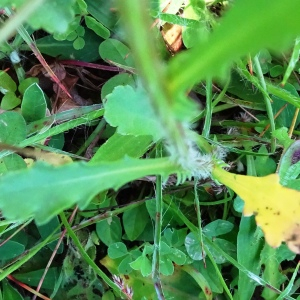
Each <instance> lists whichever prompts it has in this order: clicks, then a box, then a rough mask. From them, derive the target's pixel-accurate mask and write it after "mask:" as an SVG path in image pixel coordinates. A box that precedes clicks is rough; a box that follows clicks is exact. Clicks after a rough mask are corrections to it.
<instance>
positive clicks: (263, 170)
mask: <svg viewBox="0 0 300 300" xmlns="http://www.w3.org/2000/svg"><path fill="white" fill-rule="evenodd" d="M258 153H264V154H266V155H265V156H257V157H256V158H255V160H254V164H255V170H256V175H257V176H265V175H269V174H271V173H274V172H275V171H276V162H275V161H274V159H272V158H270V157H269V156H268V150H267V148H266V146H265V145H262V146H261V147H260V148H259V150H258Z"/></svg>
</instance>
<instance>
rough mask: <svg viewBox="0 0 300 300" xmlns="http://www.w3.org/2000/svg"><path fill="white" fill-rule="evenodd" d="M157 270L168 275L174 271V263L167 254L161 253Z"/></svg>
mask: <svg viewBox="0 0 300 300" xmlns="http://www.w3.org/2000/svg"><path fill="white" fill-rule="evenodd" d="M159 271H160V273H161V274H162V275H164V276H170V275H172V274H173V273H174V265H173V263H172V260H171V259H170V258H169V257H168V256H167V255H162V256H161V257H160V260H159Z"/></svg>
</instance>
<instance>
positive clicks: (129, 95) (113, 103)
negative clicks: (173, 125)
mask: <svg viewBox="0 0 300 300" xmlns="http://www.w3.org/2000/svg"><path fill="white" fill-rule="evenodd" d="M106 98H107V102H106V104H105V119H106V120H107V122H108V123H109V124H110V125H111V126H118V128H117V132H118V133H120V134H124V135H126V134H132V135H135V136H138V135H152V136H153V138H154V140H155V141H157V140H159V139H161V138H162V137H163V132H164V130H163V128H161V126H160V122H159V121H158V119H157V117H156V116H155V113H154V110H153V108H152V106H151V105H150V101H149V99H148V96H147V93H146V92H145V90H143V89H142V88H141V87H139V88H137V89H136V90H134V89H133V88H132V87H131V86H129V85H126V86H118V87H116V88H115V89H114V91H113V92H112V94H109V95H108V96H107V97H106Z"/></svg>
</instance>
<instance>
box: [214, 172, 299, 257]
mask: <svg viewBox="0 0 300 300" xmlns="http://www.w3.org/2000/svg"><path fill="white" fill-rule="evenodd" d="M212 175H213V177H214V178H215V179H216V180H218V181H219V182H221V183H223V184H225V185H226V186H228V187H229V188H231V189H232V190H233V191H234V192H235V193H237V194H238V195H239V196H240V197H241V198H242V199H243V200H244V202H245V207H244V212H243V213H244V215H245V216H251V215H253V214H254V215H255V220H256V223H257V225H258V226H260V227H261V228H262V230H263V232H264V234H265V239H266V241H267V243H268V244H269V245H270V246H272V247H278V246H280V244H281V242H282V241H285V242H286V243H287V245H288V247H289V248H290V250H291V251H293V252H295V253H300V192H299V191H297V190H294V189H290V188H287V187H284V186H282V185H281V184H280V183H279V176H278V174H271V175H268V176H264V177H253V176H245V175H236V174H232V173H229V172H227V171H225V170H223V169H221V168H220V167H215V168H214V170H213V172H212Z"/></svg>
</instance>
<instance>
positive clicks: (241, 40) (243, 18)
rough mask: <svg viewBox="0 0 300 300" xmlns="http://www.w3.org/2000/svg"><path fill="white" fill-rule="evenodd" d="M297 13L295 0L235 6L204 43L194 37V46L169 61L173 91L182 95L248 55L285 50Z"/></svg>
mask: <svg viewBox="0 0 300 300" xmlns="http://www.w3.org/2000/svg"><path fill="white" fill-rule="evenodd" d="M299 10H300V2H299V1H298V0H287V1H284V2H282V1H276V2H274V1H272V0H266V1H260V0H248V1H238V2H236V3H234V5H233V6H232V7H231V8H230V9H229V10H228V11H227V12H226V14H224V17H222V18H221V20H220V24H219V25H218V26H217V27H216V28H215V30H214V31H213V33H212V34H211V35H210V36H209V37H208V39H207V40H206V41H203V40H202V39H201V36H199V37H195V39H198V42H197V43H196V44H195V46H194V47H193V48H192V49H189V50H187V51H185V52H184V53H182V54H179V55H178V56H176V57H175V58H174V59H173V60H172V62H171V64H170V65H169V75H170V87H171V88H172V91H173V92H174V93H177V92H178V91H182V92H183V91H185V90H186V89H187V88H189V87H190V86H193V85H194V83H196V82H199V81H200V80H202V79H205V78H207V77H209V76H216V75H221V74H224V71H225V68H226V67H228V66H229V64H230V63H232V61H233V60H235V59H237V58H239V57H241V56H243V55H246V54H248V53H253V54H254V53H256V52H258V51H259V50H260V49H262V48H272V49H274V50H277V51H279V50H281V49H283V48H284V47H287V46H288V45H289V44H290V43H291V42H292V40H293V38H296V37H297V36H298V35H299V32H300V21H299V18H298V11H299ZM275 15H276V22H274V16H275ZM253 20H255V24H254V25H253ZM295 20H296V21H295ZM250 24H251V26H250ZM275 33H276V34H275ZM199 52H201V55H199ZM182 66H184V68H182Z"/></svg>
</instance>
